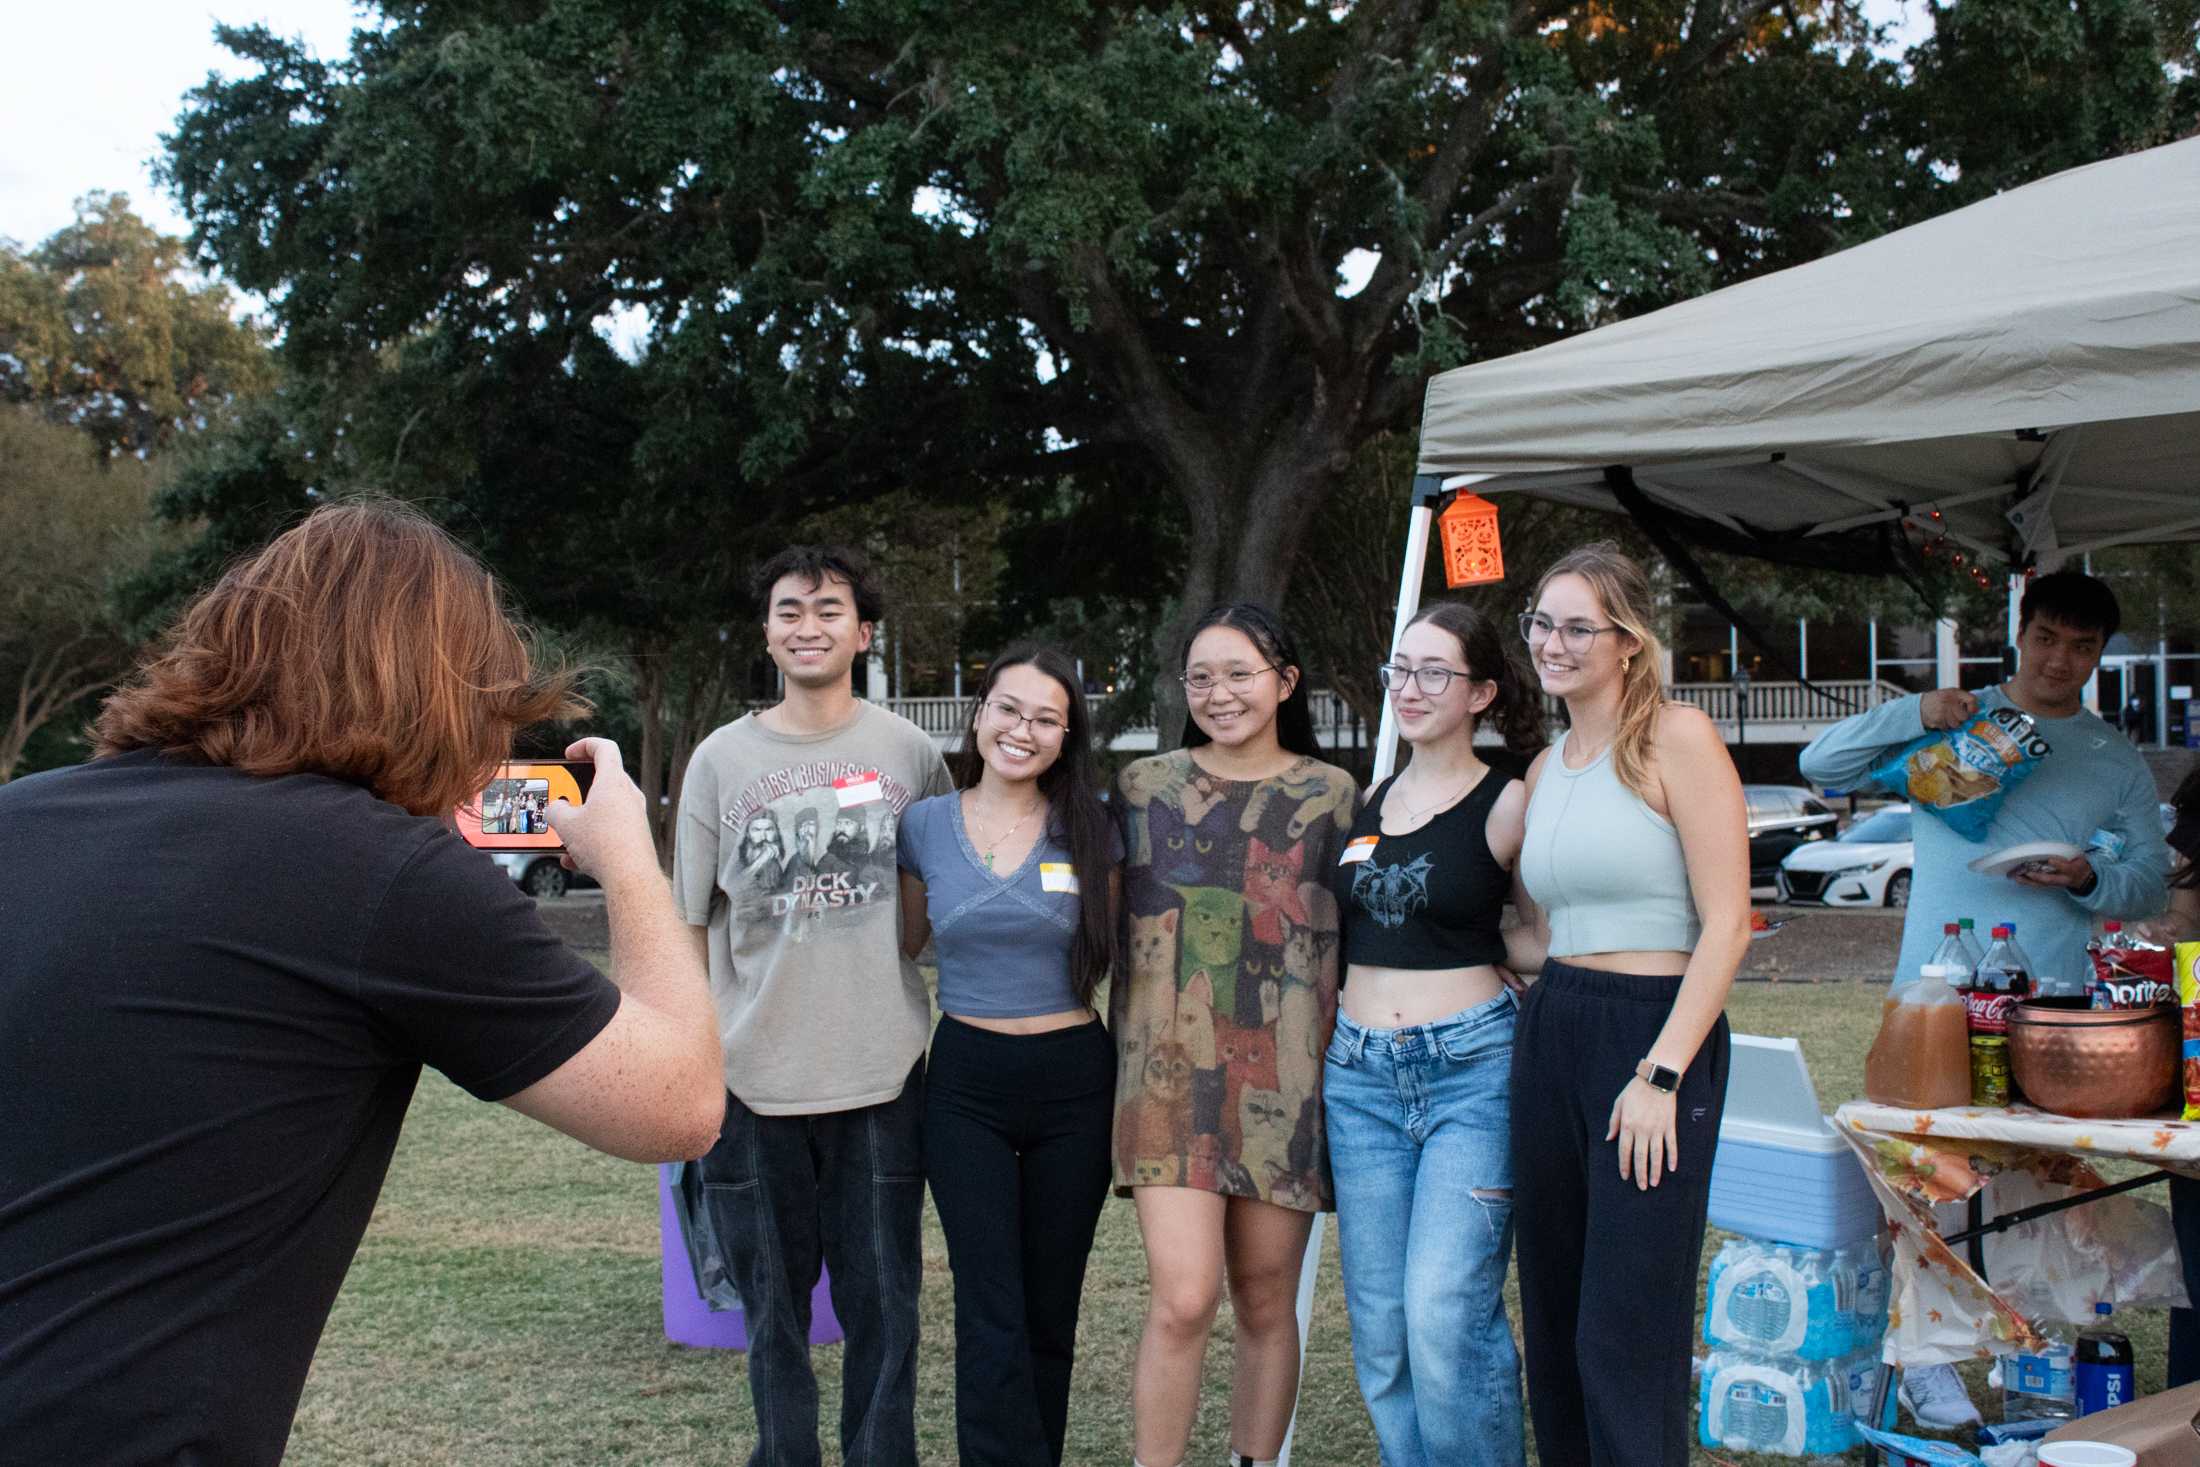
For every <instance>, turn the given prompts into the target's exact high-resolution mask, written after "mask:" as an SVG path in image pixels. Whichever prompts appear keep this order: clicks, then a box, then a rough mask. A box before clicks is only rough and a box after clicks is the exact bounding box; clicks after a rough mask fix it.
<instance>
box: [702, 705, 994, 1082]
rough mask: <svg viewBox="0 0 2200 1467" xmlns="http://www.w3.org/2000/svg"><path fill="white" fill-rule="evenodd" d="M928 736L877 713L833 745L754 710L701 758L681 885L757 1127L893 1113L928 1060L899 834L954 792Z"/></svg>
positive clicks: (840, 733) (716, 737)
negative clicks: (861, 1109) (926, 803)
mask: <svg viewBox="0 0 2200 1467" xmlns="http://www.w3.org/2000/svg"><path fill="white" fill-rule="evenodd" d="M950 788H951V786H950V784H949V781H948V778H947V766H946V764H945V763H944V762H943V761H942V760H941V758H940V753H939V750H938V748H937V747H935V746H934V744H933V742H932V740H931V737H930V736H929V735H927V734H926V733H925V732H924V731H923V730H922V729H920V728H918V727H917V726H916V725H915V724H913V723H910V722H909V721H908V720H906V719H903V718H898V717H896V716H895V715H893V714H891V713H889V712H887V711H886V710H885V709H883V708H880V707H878V706H876V705H875V704H871V703H860V704H858V705H857V712H856V716H855V717H854V718H852V719H850V720H849V721H848V722H847V723H845V724H843V725H842V726H841V727H839V728H837V729H833V730H830V731H828V732H826V733H822V734H781V733H775V732H773V731H772V730H770V729H768V728H766V727H764V725H763V724H762V723H761V722H759V721H758V719H757V717H756V715H755V714H753V713H752V714H749V715H747V716H745V717H743V718H739V719H736V720H735V721H734V722H732V723H729V724H727V725H725V726H724V727H723V728H720V729H719V730H718V731H717V732H715V733H713V734H712V735H711V736H710V737H709V738H707V739H705V740H703V742H702V744H701V745H699V746H698V747H697V748H696V750H695V757H694V758H693V759H692V760H691V761H690V762H689V764H688V772H687V781H686V783H685V784H684V785H683V786H682V788H681V791H680V829H679V836H678V839H677V841H676V843H675V846H674V850H673V861H672V885H673V892H674V895H675V897H676V899H677V900H678V901H679V904H680V913H681V916H683V917H684V918H685V919H686V920H687V921H688V922H690V923H692V924H694V925H696V926H706V925H707V926H708V927H709V929H710V991H711V998H712V1000H713V1002H714V1003H715V1004H716V1006H717V1009H718V1037H719V1039H720V1040H721V1041H722V1042H723V1043H724V1045H725V1050H726V1087H727V1088H728V1089H729V1090H731V1091H732V1092H733V1093H734V1094H735V1095H738V1096H739V1097H741V1103H742V1104H743V1105H746V1106H747V1107H748V1108H749V1109H751V1110H753V1111H755V1112H757V1113H758V1114H759V1115H815V1114H819V1113H822V1112H825V1111H836V1110H853V1109H855V1108H856V1107H858V1106H865V1105H880V1104H883V1103H885V1102H886V1101H889V1100H892V1099H893V1098H894V1097H895V1096H896V1095H898V1094H900V1093H901V1086H902V1081H903V1080H904V1079H905V1078H906V1077H907V1076H908V1073H909V1068H910V1066H911V1065H913V1064H915V1063H916V1059H917V1056H918V1055H919V1054H921V1053H923V1052H924V1040H925V1031H926V1029H927V1028H928V1027H929V1023H930V1019H931V1004H930V1001H929V1000H928V999H927V998H926V996H925V991H924V979H923V978H922V977H921V976H920V975H919V974H918V972H917V967H916V964H915V963H912V962H910V961H908V960H907V959H905V958H903V957H902V955H901V922H900V918H899V914H898V907H897V903H896V897H897V895H898V892H899V886H898V877H897V875H896V869H895V861H894V837H895V832H896V829H897V827H898V826H899V824H900V820H901V812H902V811H903V810H904V809H905V808H907V807H908V805H909V802H910V801H912V800H920V799H923V798H925V797H926V796H928V795H937V794H944V793H946V792H947V791H948V789H950Z"/></svg>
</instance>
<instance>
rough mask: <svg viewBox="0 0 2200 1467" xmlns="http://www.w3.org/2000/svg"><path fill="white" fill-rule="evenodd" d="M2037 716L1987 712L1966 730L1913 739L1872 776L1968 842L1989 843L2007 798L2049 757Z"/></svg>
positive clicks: (2006, 710)
mask: <svg viewBox="0 0 2200 1467" xmlns="http://www.w3.org/2000/svg"><path fill="white" fill-rule="evenodd" d="M2047 754H2048V747H2047V740H2045V739H2043V738H2041V737H2040V734H2039V730H2038V728H2037V727H2036V726H2035V725H2034V724H2033V722H2032V715H2031V714H2029V713H2026V712H2024V711H2023V710H2022V709H2018V708H2008V707H2003V708H1990V709H1982V710H1981V711H1980V712H1979V714H1978V716H1977V717H1975V718H1973V719H1971V720H1970V721H1969V722H1968V723H1965V724H1964V725H1963V726H1962V727H1961V728H1952V729H1947V730H1939V729H1936V730H1934V731H1933V732H1931V733H1928V734H1926V735H1925V736H1924V737H1923V738H1918V739H1912V740H1910V742H1908V743H1907V744H1904V745H1903V746H1902V751H1901V752H1900V753H1898V754H1896V755H1895V756H1894V758H1892V759H1890V760H1888V761H1887V762H1886V763H1885V764H1882V765H1880V766H1879V767H1878V768H1877V769H1874V770H1873V771H1872V778H1873V779H1874V780H1877V781H1878V782H1879V783H1880V784H1881V785H1884V786H1885V787H1886V788H1887V789H1889V790H1891V791H1893V792H1894V793H1895V794H1898V795H1904V796H1907V797H1908V799H1909V801H1910V804H1911V805H1912V806H1914V807H1915V808H1917V809H1920V810H1930V811H1932V812H1933V813H1934V814H1935V815H1938V816H1939V817H1940V818H1941V819H1943V820H1945V821H1947V822H1948V828H1949V829H1951V830H1953V831H1954V832H1955V833H1956V834H1957V835H1960V836H1962V837H1963V838H1964V839H1965V840H1984V839H1985V838H1986V828H1987V827H1988V826H1990V825H1992V824H1993V823H1994V812H1995V811H1997V810H1999V809H2000V808H2001V799H2002V796H2004V795H2006V794H2008V793H2009V791H2011V790H2012V789H2015V788H2016V787H2017V785H2018V784H2019V783H2020V782H2022V781H2023V780H2024V779H2025V778H2026V776H2028V775H2030V774H2031V772H2032V771H2033V770H2034V769H2037V768H2038V767H2039V763H2040V760H2042V759H2044V758H2046V757H2047Z"/></svg>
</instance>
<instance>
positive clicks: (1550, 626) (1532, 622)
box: [1520, 611, 1619, 657]
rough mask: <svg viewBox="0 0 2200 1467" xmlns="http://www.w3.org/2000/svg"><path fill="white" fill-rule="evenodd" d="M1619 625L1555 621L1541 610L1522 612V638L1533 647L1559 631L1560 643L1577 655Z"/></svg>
mask: <svg viewBox="0 0 2200 1467" xmlns="http://www.w3.org/2000/svg"><path fill="white" fill-rule="evenodd" d="M1618 630H1619V628H1618V627H1593V626H1590V625H1589V624H1588V623H1587V622H1584V621H1569V622H1565V623H1554V622H1553V621H1552V620H1551V619H1550V618H1549V617H1547V616H1545V615H1544V614H1543V613H1542V612H1540V611H1523V612H1521V613H1520V640H1521V641H1523V642H1526V643H1527V644H1528V645H1529V646H1531V647H1540V646H1542V645H1543V644H1544V643H1545V642H1548V641H1549V640H1550V639H1551V633H1553V632H1556V633H1558V645H1559V646H1561V647H1563V648H1565V649H1566V650H1567V651H1568V652H1571V653H1573V654H1574V655H1575V656H1577V657H1578V656H1580V655H1581V654H1582V653H1584V652H1586V651H1588V650H1589V649H1590V648H1591V647H1594V646H1595V645H1596V641H1597V638H1599V637H1601V636H1603V635H1604V634H1605V633H1606V632H1616V631H1618Z"/></svg>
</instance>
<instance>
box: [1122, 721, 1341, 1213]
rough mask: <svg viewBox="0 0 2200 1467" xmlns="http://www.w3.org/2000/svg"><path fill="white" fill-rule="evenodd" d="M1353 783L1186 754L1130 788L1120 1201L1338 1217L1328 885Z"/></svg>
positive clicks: (1327, 768) (1131, 774)
mask: <svg viewBox="0 0 2200 1467" xmlns="http://www.w3.org/2000/svg"><path fill="white" fill-rule="evenodd" d="M1354 796H1355V791H1354V788H1353V784H1352V778H1351V776H1350V775H1348V774H1346V773H1345V772H1344V771H1343V770H1341V769H1338V768H1336V767H1334V766H1332V765H1328V764H1324V763H1322V762H1320V761H1319V760H1316V759H1311V758H1302V759H1300V760H1299V761H1298V762H1297V763H1296V764H1294V765H1293V766H1292V767H1291V768H1289V769H1287V770H1285V771H1284V772H1283V773H1281V774H1279V775H1275V776H1273V777H1272V778H1269V779H1263V780H1227V779H1220V778H1217V777H1216V776H1214V775H1211V774H1208V773H1207V772H1206V771H1205V770H1203V769H1201V768H1200V767H1199V765H1198V764H1197V763H1196V762H1194V760H1193V759H1192V757H1191V755H1190V754H1189V753H1187V752H1184V751H1178V752H1176V753H1173V754H1161V755H1157V756H1155V757H1154V758H1151V759H1141V760H1139V761H1138V762H1137V763H1135V764H1132V765H1131V766H1129V767H1128V768H1126V769H1125V770H1124V771H1123V773H1122V775H1121V777H1120V778H1119V779H1118V780H1117V781H1116V788H1115V798H1114V801H1113V809H1114V811H1115V814H1116V817H1117V818H1118V819H1119V820H1120V821H1121V822H1122V825H1123V847H1124V852H1125V861H1124V869H1123V908H1124V915H1123V926H1124V931H1123V954H1124V959H1123V963H1122V966H1121V969H1120V970H1119V972H1118V974H1117V976H1116V981H1115V985H1114V989H1113V991H1112V994H1111V999H1110V1024H1111V1027H1112V1028H1113V1029H1114V1031H1115V1042H1116V1051H1117V1064H1118V1067H1119V1068H1118V1073H1117V1080H1116V1111H1115V1186H1116V1190H1117V1192H1118V1193H1121V1194H1123V1195H1128V1194H1129V1191H1130V1189H1131V1188H1133V1187H1148V1186H1165V1187H1197V1188H1199V1189H1201V1190H1203V1191H1208V1192H1220V1193H1223V1194H1224V1195H1226V1196H1232V1197H1253V1198H1258V1199H1259V1200H1261V1201H1264V1202H1273V1203H1276V1204H1278V1205H1280V1206H1284V1207H1290V1208H1294V1209H1297V1210H1298V1211H1301V1212H1317V1211H1327V1210H1330V1209H1331V1208H1332V1207H1334V1205H1335V1204H1334V1202H1333V1201H1332V1196H1331V1190H1330V1182H1329V1148H1328V1144H1327V1141H1326V1138H1325V1136H1324V1134H1323V1130H1322V1104H1321V1055H1322V1052H1323V1050H1324V1049H1326V1048H1327V1047H1328V1044H1329V1032H1330V1030H1331V1028H1332V1027H1334V1025H1335V1023H1336V1016H1337V973H1338V946H1339V944H1338V936H1337V933H1338V919H1337V902H1336V897H1335V894H1334V893H1333V892H1332V891H1331V890H1330V888H1329V883H1328V877H1329V871H1330V868H1331V867H1332V866H1334V865H1335V864H1336V861H1337V857H1338V854H1339V852H1340V851H1341V850H1342V849H1343V846H1344V840H1345V837H1346V835H1347V833H1348V832H1349V831H1350V829H1351V826H1352V816H1353V806H1354Z"/></svg>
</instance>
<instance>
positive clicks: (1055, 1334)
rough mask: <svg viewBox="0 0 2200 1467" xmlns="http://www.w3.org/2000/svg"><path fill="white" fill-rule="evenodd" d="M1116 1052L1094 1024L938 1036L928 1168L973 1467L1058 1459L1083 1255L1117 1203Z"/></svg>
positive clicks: (959, 1407) (962, 1428) (949, 1023)
mask: <svg viewBox="0 0 2200 1467" xmlns="http://www.w3.org/2000/svg"><path fill="white" fill-rule="evenodd" d="M1114 1119H1115V1046H1114V1044H1113V1043H1112V1042H1111V1041H1110V1040H1109V1038H1108V1031H1107V1030H1106V1029H1105V1028H1104V1027H1103V1026H1102V1025H1100V1024H1099V1023H1098V1022H1094V1023H1090V1024H1083V1025H1079V1026H1078V1027H1077V1028H1074V1029H1057V1030H1054V1031H1053V1032H1051V1033H1046V1034H996V1033H993V1032H992V1031H990V1030H986V1029H980V1028H978V1027H976V1026H975V1025H972V1024H965V1023H962V1022H961V1021H959V1020H957V1019H955V1018H952V1017H943V1018H942V1019H941V1020H940V1026H939V1029H938V1031H937V1032H936V1033H935V1034H934V1035H933V1036H932V1064H931V1072H930V1075H929V1078H928V1084H927V1085H926V1088H925V1092H924V1165H925V1175H926V1177H927V1178H928V1179H929V1180H930V1182H931V1184H932V1201H933V1205H934V1206H936V1207H938V1208H939V1212H940V1231H942V1232H943V1233H945V1234H946V1235H947V1261H948V1266H949V1267H950V1268H952V1269H953V1270H954V1273H955V1436H956V1441H957V1444H958V1446H959V1448H960V1452H961V1458H962V1462H963V1467H1038V1464H1052V1463H1059V1462H1060V1461H1061V1460H1062V1441H1063V1437H1064V1436H1065V1434H1066V1433H1067V1431H1068V1427H1069V1376H1070V1362H1071V1359H1072V1357H1073V1356H1074V1355H1075V1353H1076V1347H1077V1305H1078V1298H1079V1296H1080V1295H1081V1294H1082V1293H1083V1291H1084V1287H1085V1259H1086V1256H1087V1255H1088V1254H1090V1253H1091V1252H1092V1235H1093V1230H1094V1228H1095V1227H1097V1226H1098V1224H1099V1221H1100V1208H1101V1205H1102V1204H1103V1203H1104V1202H1105V1201H1106V1199H1107V1194H1108V1179H1109V1177H1110V1175H1111V1172H1110V1164H1109V1160H1108V1137H1109V1132H1110V1129H1111V1127H1112V1126H1113V1123H1114Z"/></svg>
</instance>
